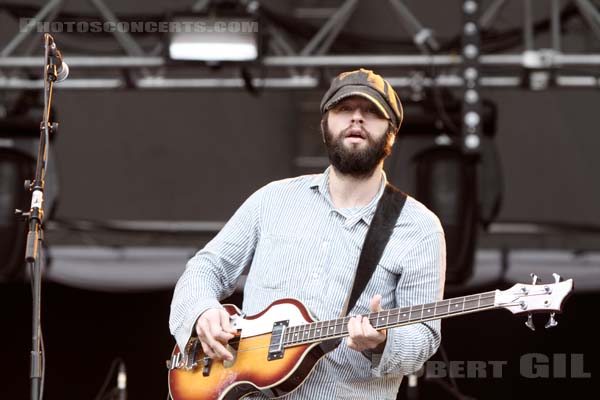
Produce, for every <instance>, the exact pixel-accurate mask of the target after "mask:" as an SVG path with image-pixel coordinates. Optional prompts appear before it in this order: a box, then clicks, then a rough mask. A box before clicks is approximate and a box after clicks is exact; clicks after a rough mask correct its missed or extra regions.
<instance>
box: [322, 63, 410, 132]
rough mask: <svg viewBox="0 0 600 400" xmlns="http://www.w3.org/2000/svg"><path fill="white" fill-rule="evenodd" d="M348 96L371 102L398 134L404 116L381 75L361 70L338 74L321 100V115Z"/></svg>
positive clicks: (389, 86) (393, 91) (396, 98)
mask: <svg viewBox="0 0 600 400" xmlns="http://www.w3.org/2000/svg"><path fill="white" fill-rule="evenodd" d="M350 96H362V97H364V98H366V99H368V100H370V101H371V102H373V104H375V105H376V106H377V108H379V110H380V111H381V113H382V114H383V115H384V116H385V117H386V118H387V119H388V120H390V122H391V123H392V125H394V126H395V127H396V132H398V130H399V129H400V125H401V124H402V118H403V116H404V113H403V111H402V103H400V98H399V97H398V94H397V93H396V91H395V90H394V88H392V85H390V84H389V82H388V81H386V80H385V79H383V78H382V77H381V75H377V74H376V73H374V72H373V71H370V70H368V69H363V68H361V69H359V70H356V71H349V72H343V73H341V74H339V75H338V76H337V77H336V78H335V79H334V80H333V81H332V82H331V86H330V87H329V90H328V91H327V93H325V95H324V96H323V99H322V100H321V114H324V113H325V112H326V111H328V110H329V109H330V108H332V107H333V106H335V105H336V104H337V103H338V102H340V101H341V100H343V99H345V98H347V97H350Z"/></svg>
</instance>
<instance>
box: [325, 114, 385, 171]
mask: <svg viewBox="0 0 600 400" xmlns="http://www.w3.org/2000/svg"><path fill="white" fill-rule="evenodd" d="M327 125H328V124H327V121H324V122H323V124H322V127H323V128H322V129H323V138H324V139H325V145H326V146H327V153H328V154H329V161H331V164H332V165H333V167H334V168H335V169H336V170H338V171H339V172H340V173H342V174H344V175H350V176H352V177H354V178H358V179H365V178H368V177H370V176H371V175H373V172H375V168H376V167H377V165H379V163H380V162H381V161H382V160H383V159H385V158H386V157H387V156H388V155H389V154H390V153H391V151H392V146H391V144H389V137H390V135H392V134H393V133H392V132H391V131H388V132H387V133H386V134H385V135H383V136H382V137H381V138H380V139H379V140H375V139H373V135H371V133H370V132H369V131H367V130H366V129H364V128H362V127H361V129H362V131H363V133H364V134H365V140H366V141H367V146H365V147H364V148H360V149H359V148H352V146H345V145H344V139H345V138H346V131H347V130H348V129H350V128H346V129H344V130H343V131H342V132H340V134H339V135H338V137H337V139H335V138H334V137H333V135H332V133H331V131H330V130H329V127H328V126H327Z"/></svg>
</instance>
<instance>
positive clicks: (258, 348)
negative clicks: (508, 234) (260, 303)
mask: <svg viewBox="0 0 600 400" xmlns="http://www.w3.org/2000/svg"><path fill="white" fill-rule="evenodd" d="M508 304H509V305H519V303H508ZM247 341H248V340H247ZM311 342H312V340H310V341H309V342H306V343H302V342H298V343H287V344H294V345H297V346H301V345H305V344H306V345H308V344H310V343H311ZM269 347H270V346H268V345H266V346H257V347H251V348H247V349H243V350H237V351H236V354H239V353H245V352H248V351H255V350H261V349H268V348H269Z"/></svg>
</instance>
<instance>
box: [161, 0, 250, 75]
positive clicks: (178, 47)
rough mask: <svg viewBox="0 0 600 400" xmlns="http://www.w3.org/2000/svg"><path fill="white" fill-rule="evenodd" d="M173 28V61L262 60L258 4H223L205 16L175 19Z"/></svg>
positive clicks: (212, 7)
mask: <svg viewBox="0 0 600 400" xmlns="http://www.w3.org/2000/svg"><path fill="white" fill-rule="evenodd" d="M170 26H171V28H170V30H169V43H168V56H169V58H170V59H171V60H175V61H199V62H207V63H210V64H218V63H221V62H234V63H235V62H242V63H243V62H252V61H256V60H257V59H259V58H260V56H261V42H262V40H261V36H260V32H259V7H258V3H257V2H250V3H247V4H242V2H219V3H216V4H214V5H212V6H211V7H209V8H208V9H207V10H206V12H204V13H202V14H188V15H183V14H178V15H174V16H172V17H171V25H170Z"/></svg>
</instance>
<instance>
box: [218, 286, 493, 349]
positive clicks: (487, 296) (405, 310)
mask: <svg viewBox="0 0 600 400" xmlns="http://www.w3.org/2000/svg"><path fill="white" fill-rule="evenodd" d="M474 296H477V295H472V296H465V298H464V299H463V298H455V299H448V300H441V301H440V302H437V303H434V306H433V307H428V308H429V309H438V308H440V307H449V306H450V305H455V304H456V305H457V304H459V300H462V301H468V302H470V301H475V300H479V298H478V299H469V300H467V297H474ZM493 297H495V293H494V292H487V293H484V294H482V295H481V297H480V299H482V300H488V299H491V298H493ZM444 301H447V302H448V304H439V303H443V302H444ZM452 301H456V302H455V303H452ZM420 306H421V309H419V310H413V308H414V307H419V306H411V307H403V308H396V309H392V310H382V311H380V312H375V313H370V314H368V315H362V317H367V316H371V317H369V321H370V322H371V323H372V324H373V325H374V326H375V325H376V323H377V320H378V319H380V318H381V313H382V312H388V315H387V316H386V317H384V318H387V320H389V318H390V317H395V316H397V315H400V314H406V313H415V312H421V313H422V312H423V311H424V310H425V309H426V308H425V307H424V306H425V304H422V305H420ZM485 307H489V306H485ZM477 308H479V307H475V308H473V309H477ZM473 309H467V310H466V311H470V310H473ZM463 311H465V308H464V306H463V308H462V309H461V310H455V311H448V312H447V314H451V313H455V312H463ZM374 314H378V315H377V316H375V315H374ZM434 315H435V311H434ZM438 315H439V316H442V315H440V314H438ZM350 318H352V317H344V318H339V319H336V320H328V321H316V322H311V323H308V324H303V325H295V326H292V327H290V328H295V327H298V326H299V327H302V328H301V329H299V330H298V332H291V331H290V330H289V329H288V330H287V331H286V332H285V335H287V336H288V339H289V340H286V342H288V344H292V342H293V341H294V340H296V339H293V337H292V336H294V334H298V333H302V332H304V333H306V332H310V331H311V330H314V333H316V332H319V331H321V330H322V329H323V328H325V329H332V328H335V329H337V328H338V327H340V326H341V327H345V326H346V325H347V324H348V322H349V321H350ZM420 319H423V317H422V315H421V317H417V318H411V317H410V316H409V319H408V320H407V322H409V321H414V322H417V321H418V320H420ZM340 320H341V321H340ZM331 321H335V324H334V325H333V326H326V327H324V326H323V325H324V323H325V322H331ZM398 322H400V321H398ZM319 323H321V324H322V325H321V326H320V327H318V326H317V324H319ZM376 327H377V326H376ZM340 333H345V332H343V331H342V332H334V335H337V334H340ZM265 334H268V332H265ZM320 334H321V333H320V332H319V335H320ZM327 335H329V334H326V336H327ZM326 336H325V338H326ZM310 339H316V337H313V338H309V340H310ZM252 340H263V339H261V338H255V339H250V338H247V339H245V340H244V341H245V342H249V341H252ZM301 340H303V339H301ZM239 342H240V340H239V339H238V340H234V339H232V341H230V342H228V344H238V343H239Z"/></svg>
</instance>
